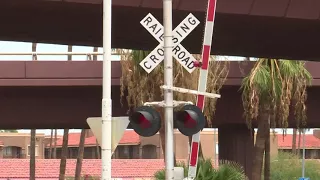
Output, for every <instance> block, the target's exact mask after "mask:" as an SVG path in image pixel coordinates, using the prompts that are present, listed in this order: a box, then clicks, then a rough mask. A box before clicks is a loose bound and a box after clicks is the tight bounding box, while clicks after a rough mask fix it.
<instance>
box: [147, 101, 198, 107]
mask: <svg viewBox="0 0 320 180" xmlns="http://www.w3.org/2000/svg"><path fill="white" fill-rule="evenodd" d="M185 104H191V105H192V104H193V103H192V102H191V101H175V100H173V107H177V106H180V105H185ZM144 105H145V106H158V107H167V106H166V103H165V102H164V101H154V102H145V103H144Z"/></svg>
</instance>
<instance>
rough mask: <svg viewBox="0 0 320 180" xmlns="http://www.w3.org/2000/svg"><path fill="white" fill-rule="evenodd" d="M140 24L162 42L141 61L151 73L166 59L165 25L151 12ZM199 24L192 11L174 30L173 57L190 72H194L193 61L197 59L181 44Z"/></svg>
mask: <svg viewBox="0 0 320 180" xmlns="http://www.w3.org/2000/svg"><path fill="white" fill-rule="evenodd" d="M140 24H142V26H143V27H144V28H146V29H147V31H148V32H149V33H150V34H151V35H152V36H153V37H154V38H155V39H156V40H157V41H158V42H159V43H160V44H159V45H158V46H157V47H156V48H155V49H154V50H153V51H152V52H151V53H150V54H149V55H148V56H147V57H146V58H145V59H144V60H142V61H141V62H140V66H141V67H142V68H143V69H144V70H145V71H147V73H150V72H151V71H152V70H153V69H154V68H156V67H157V66H158V64H160V63H161V62H162V61H163V59H164V49H163V33H164V31H163V26H162V25H161V24H160V23H159V21H158V20H157V19H156V18H155V17H154V16H152V14H150V13H149V14H148V15H147V16H146V17H145V18H143V19H142V20H141V21H140ZM199 24H200V21H199V20H198V19H197V18H196V17H195V16H193V15H192V14H191V13H190V14H189V15H188V16H187V17H186V18H185V19H184V20H183V21H182V22H181V23H180V24H179V25H178V26H177V27H176V28H175V29H174V30H173V39H172V41H173V45H174V48H173V50H172V52H173V57H174V58H175V59H176V60H178V62H179V63H180V64H181V65H182V66H183V67H184V68H185V69H186V70H187V71H188V72H189V73H192V72H193V71H194V70H195V67H194V65H193V62H194V61H196V59H195V58H194V57H193V56H192V54H190V53H189V52H188V51H187V50H186V49H185V48H184V47H183V46H182V45H181V44H180V42H181V41H182V40H183V39H184V38H186V37H187V36H188V35H189V34H190V33H191V31H193V30H194V28H196V27H197V26H198V25H199Z"/></svg>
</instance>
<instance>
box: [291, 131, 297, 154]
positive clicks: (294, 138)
mask: <svg viewBox="0 0 320 180" xmlns="http://www.w3.org/2000/svg"><path fill="white" fill-rule="evenodd" d="M292 154H297V129H296V128H293V134H292Z"/></svg>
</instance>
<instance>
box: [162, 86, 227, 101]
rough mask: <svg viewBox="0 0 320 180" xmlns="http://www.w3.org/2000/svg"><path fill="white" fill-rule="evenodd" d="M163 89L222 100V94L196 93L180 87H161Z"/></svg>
mask: <svg viewBox="0 0 320 180" xmlns="http://www.w3.org/2000/svg"><path fill="white" fill-rule="evenodd" d="M160 88H161V89H165V90H172V91H177V92H180V93H187V94H195V95H203V96H206V97H209V98H220V97H221V95H220V94H214V93H207V92H200V91H195V90H191V89H185V88H179V87H168V86H166V85H163V86H160Z"/></svg>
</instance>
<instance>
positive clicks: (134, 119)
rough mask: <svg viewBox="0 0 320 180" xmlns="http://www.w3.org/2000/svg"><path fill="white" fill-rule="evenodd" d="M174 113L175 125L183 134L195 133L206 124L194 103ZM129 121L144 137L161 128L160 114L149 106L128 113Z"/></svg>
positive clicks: (190, 134) (153, 133)
mask: <svg viewBox="0 0 320 180" xmlns="http://www.w3.org/2000/svg"><path fill="white" fill-rule="evenodd" d="M174 113H175V118H174V123H175V127H176V128H177V129H178V130H179V131H180V132H181V133H182V134H183V135H185V136H192V135H193V134H196V133H197V132H199V131H200V130H202V129H203V128H204V126H205V124H206V120H205V117H204V115H203V113H202V112H201V110H200V108H198V107H197V106H195V105H190V104H187V105H184V106H183V107H182V109H181V110H179V111H176V112H174ZM129 121H130V124H131V126H132V128H133V129H134V131H135V132H136V133H137V134H139V135H140V136H144V137H150V136H153V135H155V134H156V133H157V132H158V131H159V130H160V128H161V116H160V114H159V112H158V111H157V110H155V109H154V108H153V107H150V106H140V107H138V108H136V109H135V110H134V111H133V112H132V113H131V114H130V115H129Z"/></svg>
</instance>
